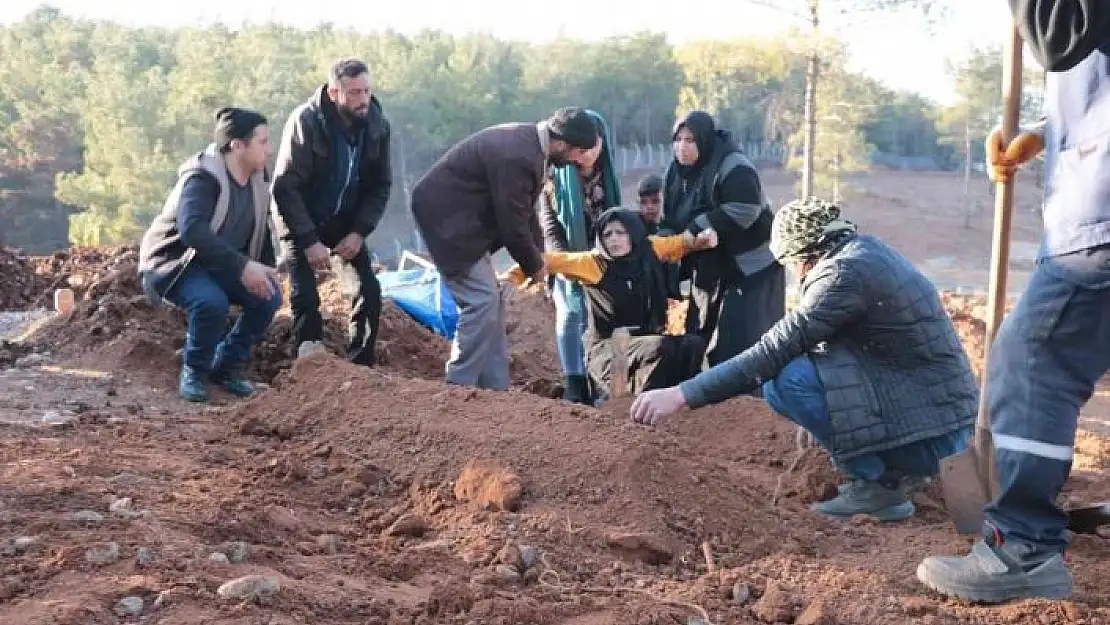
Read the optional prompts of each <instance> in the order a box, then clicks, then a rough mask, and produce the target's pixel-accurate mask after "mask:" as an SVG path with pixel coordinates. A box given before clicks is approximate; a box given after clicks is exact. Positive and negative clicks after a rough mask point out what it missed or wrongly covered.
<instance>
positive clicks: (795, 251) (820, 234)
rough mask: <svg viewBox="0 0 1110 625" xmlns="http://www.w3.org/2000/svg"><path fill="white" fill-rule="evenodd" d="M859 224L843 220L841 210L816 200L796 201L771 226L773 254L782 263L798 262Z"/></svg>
mask: <svg viewBox="0 0 1110 625" xmlns="http://www.w3.org/2000/svg"><path fill="white" fill-rule="evenodd" d="M855 231H856V225H855V224H853V223H852V222H850V221H845V220H843V219H840V207H839V206H837V205H836V204H833V203H832V202H829V201H827V200H822V199H820V198H816V197H810V198H806V199H804V200H794V201H793V202H790V203H789V204H787V205H786V206H783V207H782V208H781V209H779V212H778V213H776V214H775V222H774V224H773V225H772V226H771V253H772V254H774V255H775V258H776V259H777V260H778V261H779V262H783V261H788V260H792V259H797V258H801V257H803V256H805V255H806V254H808V253H809V252H812V251H814V250H815V249H816V248H818V247H820V246H821V244H823V243H826V242H828V241H830V240H832V239H833V238H835V237H836V236H837V235H839V234H841V233H844V232H855Z"/></svg>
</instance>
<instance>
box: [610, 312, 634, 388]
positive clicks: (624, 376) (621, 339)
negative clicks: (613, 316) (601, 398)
mask: <svg viewBox="0 0 1110 625" xmlns="http://www.w3.org/2000/svg"><path fill="white" fill-rule="evenodd" d="M628 330H629V328H617V329H615V330H613V335H612V341H613V345H612V348H613V364H612V371H613V376H612V380H613V381H612V383H610V384H609V397H611V398H615V397H624V396H625V395H627V394H628V339H629V336H630V335H629V332H628Z"/></svg>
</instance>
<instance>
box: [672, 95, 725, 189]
mask: <svg viewBox="0 0 1110 625" xmlns="http://www.w3.org/2000/svg"><path fill="white" fill-rule="evenodd" d="M683 128H686V129H687V130H689V131H690V134H692V135H694V143H696V144H697V146H698V160H697V161H696V162H695V163H694V164H693V165H683V164H682V163H679V162H678V160H677V159H676V160H675V163H674V164H675V171H677V172H678V175H679V176H682V177H683V178H686V179H688V180H693V179H694V178H697V176H698V174H700V173H701V170H702V168H704V167H705V164H706V163H708V162H709V160H710V159H712V158H713V152H714V151H715V150H716V148H717V124H715V123H714V122H713V116H711V115H710V114H709V113H706V112H705V111H690V112H689V113H687V114H686V116H685V117H683V118H682V119H680V120H678V121H677V122H675V125H674V130H673V131H672V132H671V141H674V139H675V137H677V136H678V131H679V130H682V129H683Z"/></svg>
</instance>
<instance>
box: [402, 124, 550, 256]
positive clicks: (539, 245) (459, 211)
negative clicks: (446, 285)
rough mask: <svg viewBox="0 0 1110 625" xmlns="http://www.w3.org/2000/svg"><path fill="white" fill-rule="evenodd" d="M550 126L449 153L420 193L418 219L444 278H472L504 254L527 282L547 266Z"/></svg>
mask: <svg viewBox="0 0 1110 625" xmlns="http://www.w3.org/2000/svg"><path fill="white" fill-rule="evenodd" d="M547 142H548V131H547V126H546V124H544V123H543V122H541V123H539V124H523V123H515V124H503V125H500V126H493V127H490V128H486V129H485V130H481V131H479V132H477V133H475V134H473V135H471V136H470V137H467V138H466V139H463V140H462V141H460V142H459V143H458V144H456V145H455V146H454V147H453V148H451V149H450V150H448V152H447V153H446V154H444V155H443V156H442V157H441V158H440V159H439V161H437V162H436V164H435V165H432V168H431V169H430V170H428V173H426V174H424V177H423V178H421V179H420V181H419V182H417V183H416V187H415V188H414V189H413V191H412V213H413V216H414V217H415V218H416V224H417V227H419V228H420V234H421V235H422V236H423V237H424V243H425V244H426V245H427V246H428V251H429V252H430V253H431V255H432V260H434V261H435V263H436V266H437V267H438V268H439V271H440V272H441V273H442V274H444V275H446V276H457V275H460V274H462V273H464V272H466V271H467V270H468V269H469V268H470V267H471V266H473V265H474V263H477V262H478V261H479V260H481V259H482V257H483V256H484V255H485V254H487V253H493V252H496V251H497V250H499V249H501V248H502V247H504V248H507V249H508V250H509V254H511V255H512V257H513V260H515V261H516V262H517V263H519V264H520V266H521V268H522V269H523V270H524V272H525V274H526V275H532V274H534V273H536V272H537V271H539V270H540V269H541V268H542V267H543V234H542V231H541V230H540V225H539V220H538V218H537V215H536V200H537V198H538V197H539V194H540V191H541V190H542V188H543V181H544V172H545V170H546V168H547V163H546V161H547V157H546V154H547Z"/></svg>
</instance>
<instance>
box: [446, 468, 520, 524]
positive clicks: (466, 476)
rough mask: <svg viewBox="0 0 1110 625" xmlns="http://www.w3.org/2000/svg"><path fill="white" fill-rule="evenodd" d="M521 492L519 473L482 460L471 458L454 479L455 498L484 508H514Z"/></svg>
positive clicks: (512, 509)
mask: <svg viewBox="0 0 1110 625" xmlns="http://www.w3.org/2000/svg"><path fill="white" fill-rule="evenodd" d="M523 492H524V487H523V485H522V484H521V481H520V477H519V476H517V474H516V473H514V472H513V471H512V470H511V469H509V468H507V467H505V466H502V465H500V464H497V463H496V462H489V461H485V460H478V459H475V460H471V461H470V462H468V463H467V464H466V466H465V467H463V470H462V472H461V473H460V474H459V479H458V480H457V481H456V482H455V498H456V499H459V500H461V501H467V502H470V503H472V504H474V505H477V506H478V507H480V508H485V509H487V510H505V511H509V512H514V511H516V510H518V509H519V508H520V498H521V495H522V494H523Z"/></svg>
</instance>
